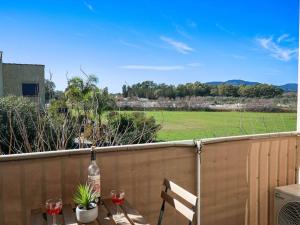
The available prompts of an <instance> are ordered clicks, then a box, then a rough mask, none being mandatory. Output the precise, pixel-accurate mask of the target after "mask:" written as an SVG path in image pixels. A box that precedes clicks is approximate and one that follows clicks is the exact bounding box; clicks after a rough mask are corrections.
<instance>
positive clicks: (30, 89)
mask: <svg viewBox="0 0 300 225" xmlns="http://www.w3.org/2000/svg"><path fill="white" fill-rule="evenodd" d="M22 93H23V96H29V97H30V96H31V97H33V96H38V94H39V84H35V83H27V84H22Z"/></svg>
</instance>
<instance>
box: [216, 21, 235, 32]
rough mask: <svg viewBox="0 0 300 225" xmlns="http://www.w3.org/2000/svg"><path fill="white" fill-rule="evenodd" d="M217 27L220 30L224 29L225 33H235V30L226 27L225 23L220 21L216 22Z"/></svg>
mask: <svg viewBox="0 0 300 225" xmlns="http://www.w3.org/2000/svg"><path fill="white" fill-rule="evenodd" d="M216 27H217V28H218V29H219V30H220V31H223V32H225V33H228V34H231V35H234V32H233V31H231V30H229V29H228V28H226V27H224V26H223V25H221V24H219V23H216Z"/></svg>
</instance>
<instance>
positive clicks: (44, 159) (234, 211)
mask: <svg viewBox="0 0 300 225" xmlns="http://www.w3.org/2000/svg"><path fill="white" fill-rule="evenodd" d="M297 139H298V138H297V134H296V133H278V134H272V135H271V134H267V135H255V136H244V137H229V138H223V139H206V140H202V148H201V167H200V170H199V171H201V172H200V174H198V173H199V171H198V170H197V168H198V167H197V159H198V155H197V151H196V147H195V144H194V142H193V141H186V142H171V143H157V144H144V145H135V146H123V147H107V148H99V149H97V162H98V164H99V165H100V168H101V176H102V177H101V179H102V194H103V195H104V196H108V195H109V191H110V190H111V189H113V188H123V189H125V191H126V197H127V198H128V199H129V201H130V202H131V203H133V205H134V207H135V208H136V209H138V210H139V211H140V212H141V213H142V214H143V215H144V216H145V217H146V218H147V220H148V221H149V222H150V223H151V224H156V222H157V219H158V214H159V209H160V204H161V199H160V193H161V190H162V182H163V179H164V178H168V179H170V180H172V181H174V182H175V183H177V184H179V185H180V186H182V187H184V188H185V189H187V190H188V191H190V192H191V193H194V194H196V193H197V186H198V182H197V181H198V180H199V178H200V184H201V185H200V190H201V194H200V199H199V200H200V207H201V210H200V214H201V225H219V224H222V225H223V224H225V225H226V224H228V225H241V224H245V225H268V224H269V225H273V224H274V223H273V222H274V220H273V218H274V215H273V207H274V202H273V200H274V199H273V191H274V187H275V186H278V185H286V184H291V183H295V178H296V175H295V174H296V172H295V170H296V168H297V167H298V165H299V162H300V154H298V153H297V142H298V141H300V139H299V140H297ZM88 164H89V151H88V150H86V149H81V150H68V151H57V152H46V153H33V154H24V155H11V156H0V224H1V225H2V224H4V225H29V224H30V210H31V209H34V208H39V207H41V206H43V203H44V202H45V200H46V199H47V198H51V197H53V196H62V198H63V201H64V202H65V203H70V202H72V196H73V193H74V188H75V186H76V185H77V184H78V183H80V182H81V183H82V182H85V181H86V177H87V166H88ZM185 223H186V220H185V218H183V217H182V216H181V215H177V214H176V213H175V211H174V210H173V209H172V208H171V207H170V208H166V215H165V217H164V224H170V225H177V224H178V225H179V224H180V225H181V224H185Z"/></svg>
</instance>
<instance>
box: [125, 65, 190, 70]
mask: <svg viewBox="0 0 300 225" xmlns="http://www.w3.org/2000/svg"><path fill="white" fill-rule="evenodd" d="M121 68H123V69H129V70H154V71H173V70H182V69H184V67H183V66H178V65H176V66H149V65H125V66H121Z"/></svg>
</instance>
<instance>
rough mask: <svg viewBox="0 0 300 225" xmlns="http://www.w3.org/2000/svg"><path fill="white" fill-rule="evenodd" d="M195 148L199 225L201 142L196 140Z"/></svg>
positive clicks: (198, 219) (198, 217)
mask: <svg viewBox="0 0 300 225" xmlns="http://www.w3.org/2000/svg"><path fill="white" fill-rule="evenodd" d="M196 147H197V159H196V161H197V162H196V163H197V171H196V176H197V177H196V182H197V197H198V202H197V225H200V224H201V222H200V209H201V207H200V204H201V199H200V194H201V150H202V141H201V140H198V141H196Z"/></svg>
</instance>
